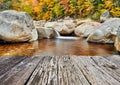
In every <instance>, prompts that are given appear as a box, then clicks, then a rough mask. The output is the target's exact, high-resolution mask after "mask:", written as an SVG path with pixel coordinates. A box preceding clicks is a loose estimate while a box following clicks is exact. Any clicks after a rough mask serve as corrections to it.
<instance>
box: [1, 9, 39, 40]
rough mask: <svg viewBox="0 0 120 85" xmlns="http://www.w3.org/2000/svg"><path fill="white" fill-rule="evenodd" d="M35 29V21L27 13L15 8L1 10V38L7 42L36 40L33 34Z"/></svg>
mask: <svg viewBox="0 0 120 85" xmlns="http://www.w3.org/2000/svg"><path fill="white" fill-rule="evenodd" d="M34 29H35V28H34V25H33V21H32V19H31V17H30V16H29V15H28V14H27V13H25V12H17V11H14V10H6V11H3V12H0V40H3V41H7V42H25V41H32V40H35V39H33V38H34V37H33V36H32V33H33V30H34ZM36 36H37V34H36ZM36 39H37V38H36Z"/></svg>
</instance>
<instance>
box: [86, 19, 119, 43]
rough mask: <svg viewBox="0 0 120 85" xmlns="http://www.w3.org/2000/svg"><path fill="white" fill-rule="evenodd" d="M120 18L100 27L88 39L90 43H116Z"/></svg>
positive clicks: (106, 22)
mask: <svg viewBox="0 0 120 85" xmlns="http://www.w3.org/2000/svg"><path fill="white" fill-rule="evenodd" d="M119 26H120V18H111V19H109V20H107V21H105V22H104V23H102V24H101V25H100V26H98V27H97V28H96V29H95V30H94V31H93V32H92V33H90V35H89V36H88V38H87V41H88V42H96V43H114V41H115V37H116V35H117V30H118V27H119Z"/></svg>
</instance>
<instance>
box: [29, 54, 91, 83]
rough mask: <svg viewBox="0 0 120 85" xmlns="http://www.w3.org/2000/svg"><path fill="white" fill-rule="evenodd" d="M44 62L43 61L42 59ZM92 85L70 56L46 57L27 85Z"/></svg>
mask: <svg viewBox="0 0 120 85" xmlns="http://www.w3.org/2000/svg"><path fill="white" fill-rule="evenodd" d="M42 60H43V59H42ZM79 84H81V85H84V84H85V85H90V84H89V82H88V81H87V80H86V78H85V77H84V75H83V74H82V72H81V71H80V70H79V69H78V68H77V65H76V64H74V62H73V61H72V60H71V59H70V57H68V56H64V57H58V56H56V57H44V60H43V62H40V63H39V65H38V66H37V68H36V69H35V71H34V72H33V74H32V76H31V78H30V79H29V80H28V82H27V85H79Z"/></svg>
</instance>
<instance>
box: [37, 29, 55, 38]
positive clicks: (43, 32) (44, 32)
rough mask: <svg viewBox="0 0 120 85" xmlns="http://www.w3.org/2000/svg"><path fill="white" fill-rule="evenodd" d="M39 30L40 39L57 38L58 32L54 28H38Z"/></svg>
mask: <svg viewBox="0 0 120 85" xmlns="http://www.w3.org/2000/svg"><path fill="white" fill-rule="evenodd" d="M37 31H38V39H43V38H47V39H49V38H55V37H56V32H55V30H53V29H52V28H45V27H41V28H37Z"/></svg>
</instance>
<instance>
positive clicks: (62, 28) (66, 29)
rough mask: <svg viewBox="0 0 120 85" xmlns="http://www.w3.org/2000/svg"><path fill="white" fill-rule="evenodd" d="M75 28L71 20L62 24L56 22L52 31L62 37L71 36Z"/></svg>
mask: <svg viewBox="0 0 120 85" xmlns="http://www.w3.org/2000/svg"><path fill="white" fill-rule="evenodd" d="M75 27H76V24H75V23H74V21H73V20H64V21H63V22H57V23H56V24H55V25H54V27H53V28H54V29H55V30H56V31H57V32H59V33H60V34H62V35H69V34H71V33H72V32H73V31H74V29H75Z"/></svg>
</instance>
